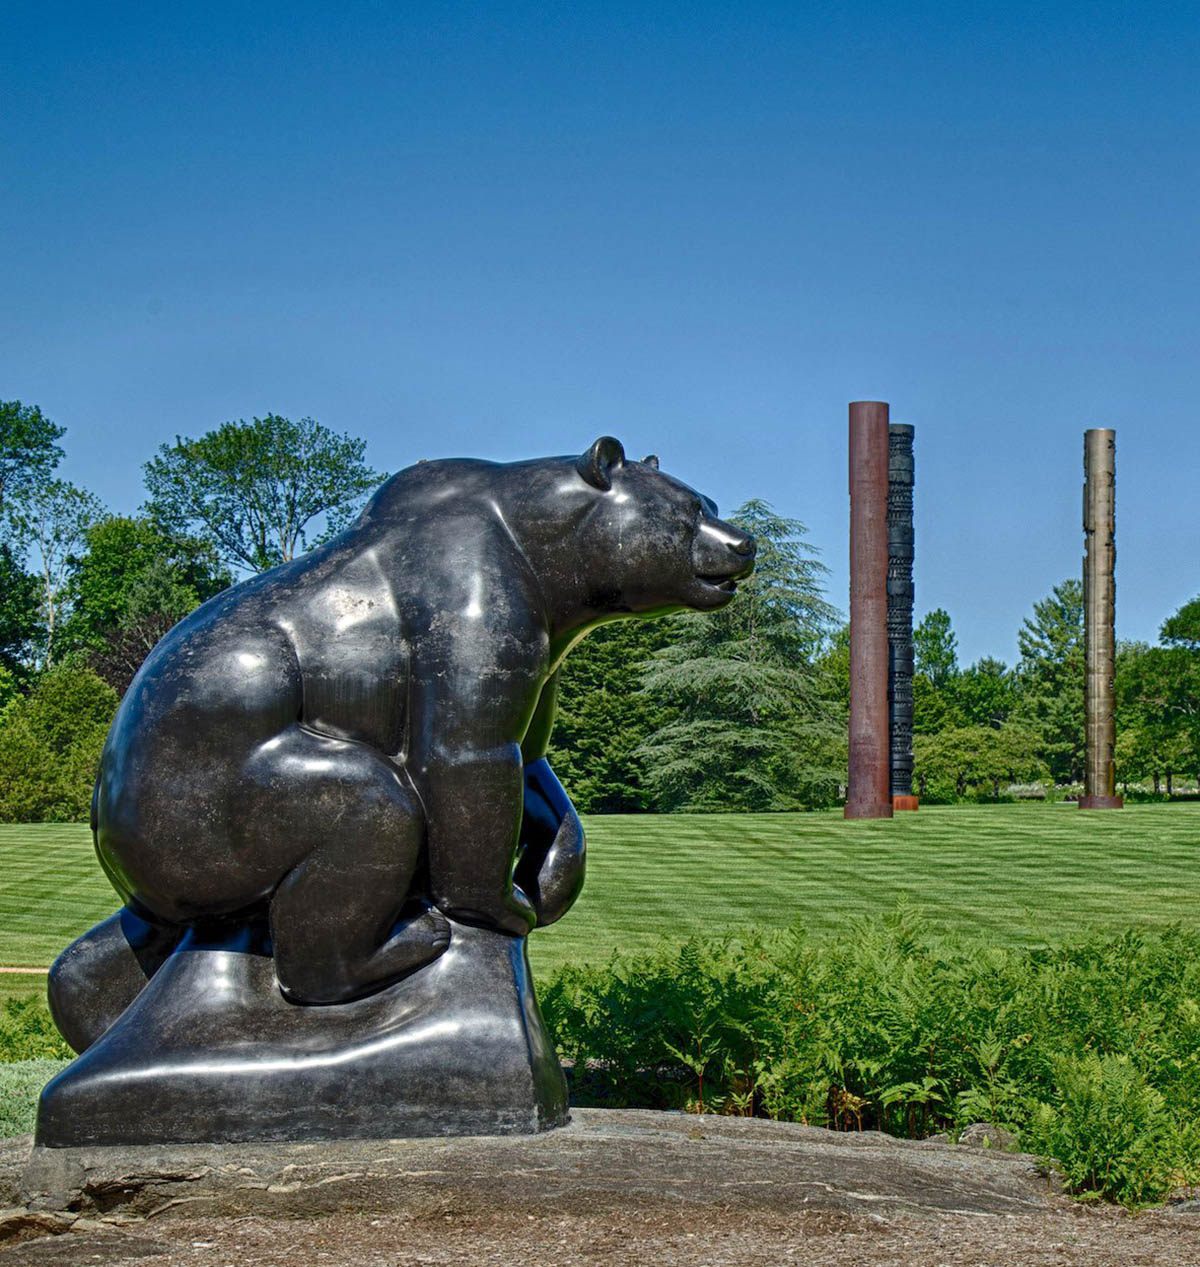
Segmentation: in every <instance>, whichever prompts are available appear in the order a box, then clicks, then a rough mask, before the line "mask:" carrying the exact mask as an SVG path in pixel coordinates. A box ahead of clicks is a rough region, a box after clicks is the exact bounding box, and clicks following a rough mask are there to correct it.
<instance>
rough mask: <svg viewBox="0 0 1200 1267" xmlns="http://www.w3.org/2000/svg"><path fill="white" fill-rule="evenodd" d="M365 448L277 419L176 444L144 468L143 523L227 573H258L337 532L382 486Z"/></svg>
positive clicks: (306, 424) (313, 426)
mask: <svg viewBox="0 0 1200 1267" xmlns="http://www.w3.org/2000/svg"><path fill="white" fill-rule="evenodd" d="M365 451H366V441H364V440H356V439H355V438H354V437H352V436H349V435H339V434H338V433H337V432H335V431H332V430H330V429H329V428H328V427H324V426H322V425H321V424H320V423H319V422H315V421H314V420H313V419H312V418H301V419H300V421H299V422H292V421H291V420H290V419H288V418H281V417H280V416H279V415H277V414H268V415H267V416H266V417H265V418H255V419H253V420H252V421H250V422H246V421H244V420H239V421H238V422H226V423H223V424H222V425H221V426H220V427H218V428H217V429H216V430H215V431H209V432H207V433H205V434H204V435H202V436H200V437H199V438H198V439H194V440H193V439H187V438H183V437H179V436H177V437H176V439H175V443H174V444H164V445H162V446H161V447H160V449H159V451H158V456H157V457H154V458H152V459H151V460H150V461H149V462H147V463H146V465H145V468H144V469H145V482H146V488H147V489H148V490H149V493H150V499H149V502H148V503H147V509H148V511H149V513H150V517H151V518H152V519H154V520H155V521H156V522H158V523H161V524H162V525H163V526H164V527H165V528H166V529H167V530H168V531H170V532H171V533H173V534H176V535H179V536H184V535H187V534H189V533H191V534H193V535H196V536H199V537H201V538H203V539H205V540H206V541H209V542H211V544H212V545H213V547H214V548H215V550H216V551H217V553H218V554H219V555H220V557H221V558H222V560H223V561H224V562H225V563H227V564H228V565H229V566H230V567H234V568H247V569H249V570H250V571H252V572H264V571H266V570H267V568H271V567H274V566H275V565H276V564H278V563H284V562H286V561H287V560H289V559H291V558H293V557H295V555H296V554H298V553H300V552H302V551H304V550H305V549H307V548H308V545H309V542H308V533H309V531H310V525H313V524H314V522H321V521H323V522H324V531H323V532H321V533H319V534H318V536H317V538H316V541H315V542H314V544H316V543H317V542H319V541H321V540H324V539H325V538H326V537H328V536H331V535H332V534H333V533H334V532H335V531H337V530H339V529H340V528H341V527H343V526H344V525H345V524H346V523H347V522H348V521H349V519H350V517H351V516H352V515H353V514H354V512H355V511H356V510H357V508H358V507H359V506H360V505H361V503H362V499H363V497H364V496H365V495H366V493H368V492H369V491H370V490H371V489H372V488H373V487H374V486H375V485H376V484H378V483H379V481H380V480H381V479H382V478H383V476H382V475H381V474H380V473H379V472H377V471H373V470H371V468H370V467H368V466H367V465H366V463H365V462H364V461H363V454H364V453H365Z"/></svg>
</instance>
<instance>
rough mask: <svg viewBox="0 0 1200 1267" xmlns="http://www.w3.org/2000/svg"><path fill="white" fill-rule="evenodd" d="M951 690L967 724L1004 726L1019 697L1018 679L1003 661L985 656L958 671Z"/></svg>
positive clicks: (955, 707) (957, 707)
mask: <svg viewBox="0 0 1200 1267" xmlns="http://www.w3.org/2000/svg"><path fill="white" fill-rule="evenodd" d="M948 691H949V695H950V698H951V700H952V702H953V706H954V709H955V712H956V716H957V717H958V718H961V723H960V724H962V725H965V726H1003V725H1004V723H1005V722H1006V721H1008V720H1009V718H1010V717H1011V716H1012V714H1013V711H1014V710H1015V708H1016V706H1017V702H1018V699H1019V691H1018V686H1017V680H1016V677H1015V676H1014V674H1013V673H1012V671H1011V670H1010V669H1009V668H1008V666H1007V665H1006V664H1005V663H1004V662H1003V661H1002V660H996V659H993V658H992V657H991V656H984V657H983V658H982V659H981V660H977V661H976V662H975V663H974V664H972V665H971V666H970V667H969V668H967V669H964V670H963V671H962V672H961V673H959V674H957V675H956V676H955V677H954V678H953V679H952V680H951V681H950V683H949V686H948Z"/></svg>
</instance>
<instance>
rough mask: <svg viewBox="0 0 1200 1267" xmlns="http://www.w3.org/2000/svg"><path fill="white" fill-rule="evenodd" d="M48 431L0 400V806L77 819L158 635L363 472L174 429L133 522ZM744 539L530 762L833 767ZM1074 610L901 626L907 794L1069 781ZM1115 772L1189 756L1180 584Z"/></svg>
mask: <svg viewBox="0 0 1200 1267" xmlns="http://www.w3.org/2000/svg"><path fill="white" fill-rule="evenodd" d="M64 436H65V431H64V429H63V428H62V427H60V426H58V425H57V424H55V423H53V422H52V421H51V420H50V419H48V418H46V417H45V415H43V414H42V412H41V411H40V410H39V409H38V408H37V407H36V406H31V405H24V404H22V403H21V402H18V401H13V402H8V403H3V402H0V821H21V820H35V819H59V820H65V819H75V818H85V817H86V816H87V812H88V805H89V802H90V797H91V783H92V777H93V773H94V770H95V766H96V762H97V759H98V756H99V752H100V747H101V745H102V744H103V740H104V735H105V733H106V731H107V727H108V724H109V721H110V720H111V717H112V714H113V712H114V710H115V708H116V705H117V702H118V700H119V698H120V696H121V694H122V693H123V692H124V691H125V689H126V688H127V687H128V685H129V683H130V681H131V680H132V678H133V676H134V674H135V673H136V672H137V669H138V667H139V666H140V664H141V662H142V660H143V659H144V658H145V656H146V655H147V654H148V652H149V651H150V649H151V648H152V647H153V646H154V644H155V642H157V641H158V639H159V638H160V637H161V636H162V635H163V634H164V633H165V632H166V631H167V630H168V629H169V628H171V626H172V625H174V624H175V623H176V622H177V621H179V620H181V619H182V618H183V617H185V616H186V615H187V614H188V613H190V612H191V611H192V610H194V609H195V608H196V607H197V606H199V605H200V604H201V603H203V602H205V601H206V600H207V599H209V598H211V597H213V596H214V595H216V594H218V593H219V592H220V591H221V590H222V589H224V588H225V587H227V586H228V585H230V584H232V583H233V582H234V581H235V580H236V579H238V578H239V577H244V576H246V575H249V574H253V573H256V572H261V571H265V570H266V569H268V568H270V567H274V566H276V565H277V564H279V563H282V562H286V561H287V560H289V559H291V558H294V557H296V556H297V555H298V554H300V553H303V552H304V551H305V550H307V549H309V548H311V547H312V546H314V545H316V544H319V543H320V542H322V541H324V540H326V539H328V538H329V537H330V536H332V535H333V534H335V533H336V532H338V531H340V529H341V528H342V527H343V526H345V525H346V524H347V523H348V522H349V521H350V520H351V519H352V518H353V516H354V515H355V514H357V513H358V511H359V509H360V508H361V506H362V504H363V502H364V500H365V498H366V495H367V493H368V492H369V491H370V490H371V489H372V488H374V487H375V485H376V484H378V483H379V482H380V481H381V480H382V479H383V478H385V474H386V473H385V472H382V471H376V470H373V469H372V468H371V467H370V466H369V465H368V463H367V461H366V446H365V442H364V441H362V440H360V439H356V438H354V437H353V436H350V435H347V434H341V433H338V432H335V431H333V430H332V429H330V428H328V427H325V426H323V425H322V424H320V423H318V422H316V421H314V420H313V419H311V418H304V419H301V420H299V421H298V422H293V421H291V420H289V419H287V418H284V417H281V416H279V415H275V414H268V415H267V416H265V417H263V418H253V419H251V420H250V421H244V420H238V421H230V422H226V423H223V424H222V425H220V426H218V427H216V428H214V429H213V430H211V431H209V432H206V433H205V434H203V435H200V436H198V437H182V436H177V437H176V438H175V440H174V441H172V442H170V443H165V444H162V445H160V446H159V448H158V450H157V451H156V452H155V453H154V454H152V455H151V456H150V457H149V458H148V460H147V461H146V462H145V464H144V466H143V483H144V487H145V493H146V495H145V500H144V501H143V503H142V505H141V506H140V507H139V508H138V510H137V512H136V513H134V514H117V513H113V512H110V511H109V510H107V509H106V508H105V507H104V506H103V505H102V503H101V502H100V500H99V499H98V498H97V497H96V496H95V495H94V494H93V493H92V492H90V491H89V490H87V489H83V488H80V487H77V486H75V485H73V484H71V483H70V482H69V481H66V480H64V479H62V478H60V477H59V476H58V474H57V472H58V467H59V464H60V462H61V460H62V457H63V447H62V441H63V439H64ZM731 518H732V519H733V520H734V521H735V522H736V523H738V524H739V525H740V526H742V527H744V528H746V529H748V530H749V531H750V532H752V533H753V534H754V535H755V537H756V538H757V539H758V542H759V553H758V566H757V569H756V571H755V573H754V575H753V576H752V577H750V578H749V579H748V580H747V581H745V582H743V583H742V585H741V586H740V592H739V597H738V599H737V600H736V601H735V602H734V603H733V604H731V605H730V606H729V607H726V608H724V609H722V610H721V611H719V612H717V613H714V614H705V615H696V614H692V613H683V614H680V615H676V616H672V617H668V618H666V619H664V620H657V621H645V622H643V621H627V622H617V623H614V624H609V625H605V626H602V627H601V628H599V629H597V630H595V631H594V632H593V633H592V634H590V635H589V637H588V638H587V639H585V640H584V641H583V643H581V644H580V645H579V646H578V647H577V648H576V649H575V650H574V651H573V652H572V654H571V656H570V657H569V658H568V660H567V662H566V665H565V667H564V670H563V674H562V681H561V687H560V693H559V720H558V724H557V726H556V729H555V732H554V742H553V748H552V752H551V760H552V762H553V764H554V766H555V769H556V770H557V771H558V773H559V776H560V777H561V778H562V780H563V782H564V784H565V785H566V787H567V788H568V790H569V791H570V792H571V794H572V796H573V797H574V799H575V801H576V803H577V804H578V805H579V807H580V808H581V809H583V810H585V811H589V812H593V813H638V812H648V811H702V810H714V811H721V810H740V811H786V810H796V809H805V808H815V807H820V806H826V805H832V804H835V803H836V802H837V801H838V800H839V798H840V797H841V796H842V795H843V794H844V790H845V781H846V755H847V754H846V712H847V708H848V702H849V637H848V629H847V627H846V625H845V624H844V622H843V620H842V617H841V614H840V613H839V612H838V611H837V610H836V608H834V607H833V606H832V605H831V604H830V603H829V602H828V600H827V597H826V595H825V576H826V569H825V567H824V565H823V564H822V563H821V561H820V557H819V552H818V551H817V549H816V548H815V547H814V546H813V544H812V543H811V542H810V541H809V540H808V537H807V533H806V531H805V528H804V525H803V524H801V523H799V522H798V521H797V520H795V519H790V518H787V517H785V516H782V515H779V514H778V513H777V512H776V511H775V510H774V509H773V508H772V507H771V506H770V505H768V504H767V503H766V502H764V501H761V500H757V499H756V500H751V501H749V502H747V503H746V504H745V505H743V506H742V507H740V508H739V510H738V511H737V512H736V513H735V514H734V515H733V516H731ZM1082 631H1083V604H1082V592H1081V588H1080V586H1079V583H1078V582H1077V581H1065V582H1063V584H1061V585H1059V586H1057V587H1055V589H1054V591H1053V592H1052V593H1051V594H1050V595H1048V596H1047V597H1046V598H1044V599H1042V600H1041V601H1039V602H1037V603H1035V604H1034V606H1033V612H1032V614H1031V616H1030V617H1028V618H1027V619H1026V620H1025V622H1024V624H1023V626H1022V628H1021V630H1020V633H1019V647H1020V660H1019V662H1018V663H1017V664H1016V665H1014V666H1013V667H1011V668H1010V667H1008V666H1006V665H1005V664H1003V663H1001V662H1000V661H997V660H994V659H990V658H985V659H981V660H979V661H977V662H976V663H975V664H972V665H970V666H968V667H966V668H960V666H959V664H958V659H957V646H956V642H957V640H956V637H955V635H954V631H953V628H952V624H951V621H950V617H949V616H948V615H947V613H946V612H945V611H943V610H941V609H938V610H936V611H933V612H930V613H929V614H928V615H926V616H925V617H924V619H923V620H922V621H921V622H920V624H919V625H918V627H917V629H916V630H915V633H914V644H915V653H916V677H915V682H914V697H915V707H914V730H915V740H914V748H915V756H916V778H917V784H918V790H919V791H920V793H921V795H922V796H924V797H925V798H926V799H927V800H954V799H961V798H964V797H974V796H994V797H999V796H1001V795H1002V794H1003V790H1004V789H1007V788H1008V787H1009V786H1010V785H1012V784H1014V783H1029V784H1038V783H1041V784H1044V785H1049V786H1053V785H1055V784H1058V785H1071V784H1073V783H1076V782H1077V781H1078V780H1079V779H1080V778H1081V777H1082V770H1083V752H1084V732H1083V640H1082ZM1117 697H1118V717H1117V721H1118V747H1117V760H1118V774H1119V776H1120V777H1121V778H1123V779H1125V780H1127V781H1128V780H1142V779H1153V782H1154V788H1155V791H1158V790H1159V789H1160V787H1161V786H1162V785H1163V783H1164V781H1165V787H1166V791H1167V793H1170V792H1171V791H1172V790H1173V787H1174V782H1175V780H1176V779H1177V778H1178V776H1179V775H1180V774H1181V773H1185V774H1188V775H1192V774H1195V773H1196V772H1197V769H1198V768H1200V758H1198V754H1200V705H1198V703H1197V701H1198V700H1200V598H1197V599H1195V600H1193V601H1192V602H1191V603H1189V604H1187V605H1186V606H1185V607H1183V608H1182V609H1181V610H1180V611H1179V612H1177V613H1175V614H1174V615H1173V616H1171V617H1170V618H1169V619H1168V620H1167V621H1166V622H1164V625H1163V629H1162V634H1161V637H1160V645H1158V646H1154V647H1151V646H1147V645H1144V644H1137V643H1128V644H1121V645H1120V647H1119V648H1118V657H1117Z"/></svg>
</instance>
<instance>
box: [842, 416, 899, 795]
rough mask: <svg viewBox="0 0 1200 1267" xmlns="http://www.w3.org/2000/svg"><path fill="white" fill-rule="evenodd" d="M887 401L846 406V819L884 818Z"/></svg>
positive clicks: (886, 783)
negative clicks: (847, 408) (847, 779)
mask: <svg viewBox="0 0 1200 1267" xmlns="http://www.w3.org/2000/svg"><path fill="white" fill-rule="evenodd" d="M887 503H888V407H887V405H886V404H885V403H884V402H882V401H877V400H860V401H855V402H854V403H853V404H852V405H851V406H850V784H849V787H848V788H847V791H846V817H847V818H891V816H892V796H891V777H890V769H889V756H888V754H889V750H890V743H889V727H888V636H887V572H888V525H887Z"/></svg>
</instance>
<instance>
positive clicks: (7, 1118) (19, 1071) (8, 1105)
mask: <svg viewBox="0 0 1200 1267" xmlns="http://www.w3.org/2000/svg"><path fill="white" fill-rule="evenodd" d="M62 1068H63V1063H62V1061H61V1060H22V1061H20V1062H18V1063H15V1064H0V1139H9V1138H11V1137H12V1136H14V1135H30V1134H32V1133H33V1125H34V1121H35V1119H36V1117H37V1102H38V1095H39V1094H40V1093H41V1090H42V1088H43V1087H44V1086H45V1085H46V1083H47V1082H49V1081H50V1079H51V1078H53V1077H54V1075H55V1074H57V1073H59V1072H61V1070H62Z"/></svg>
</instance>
